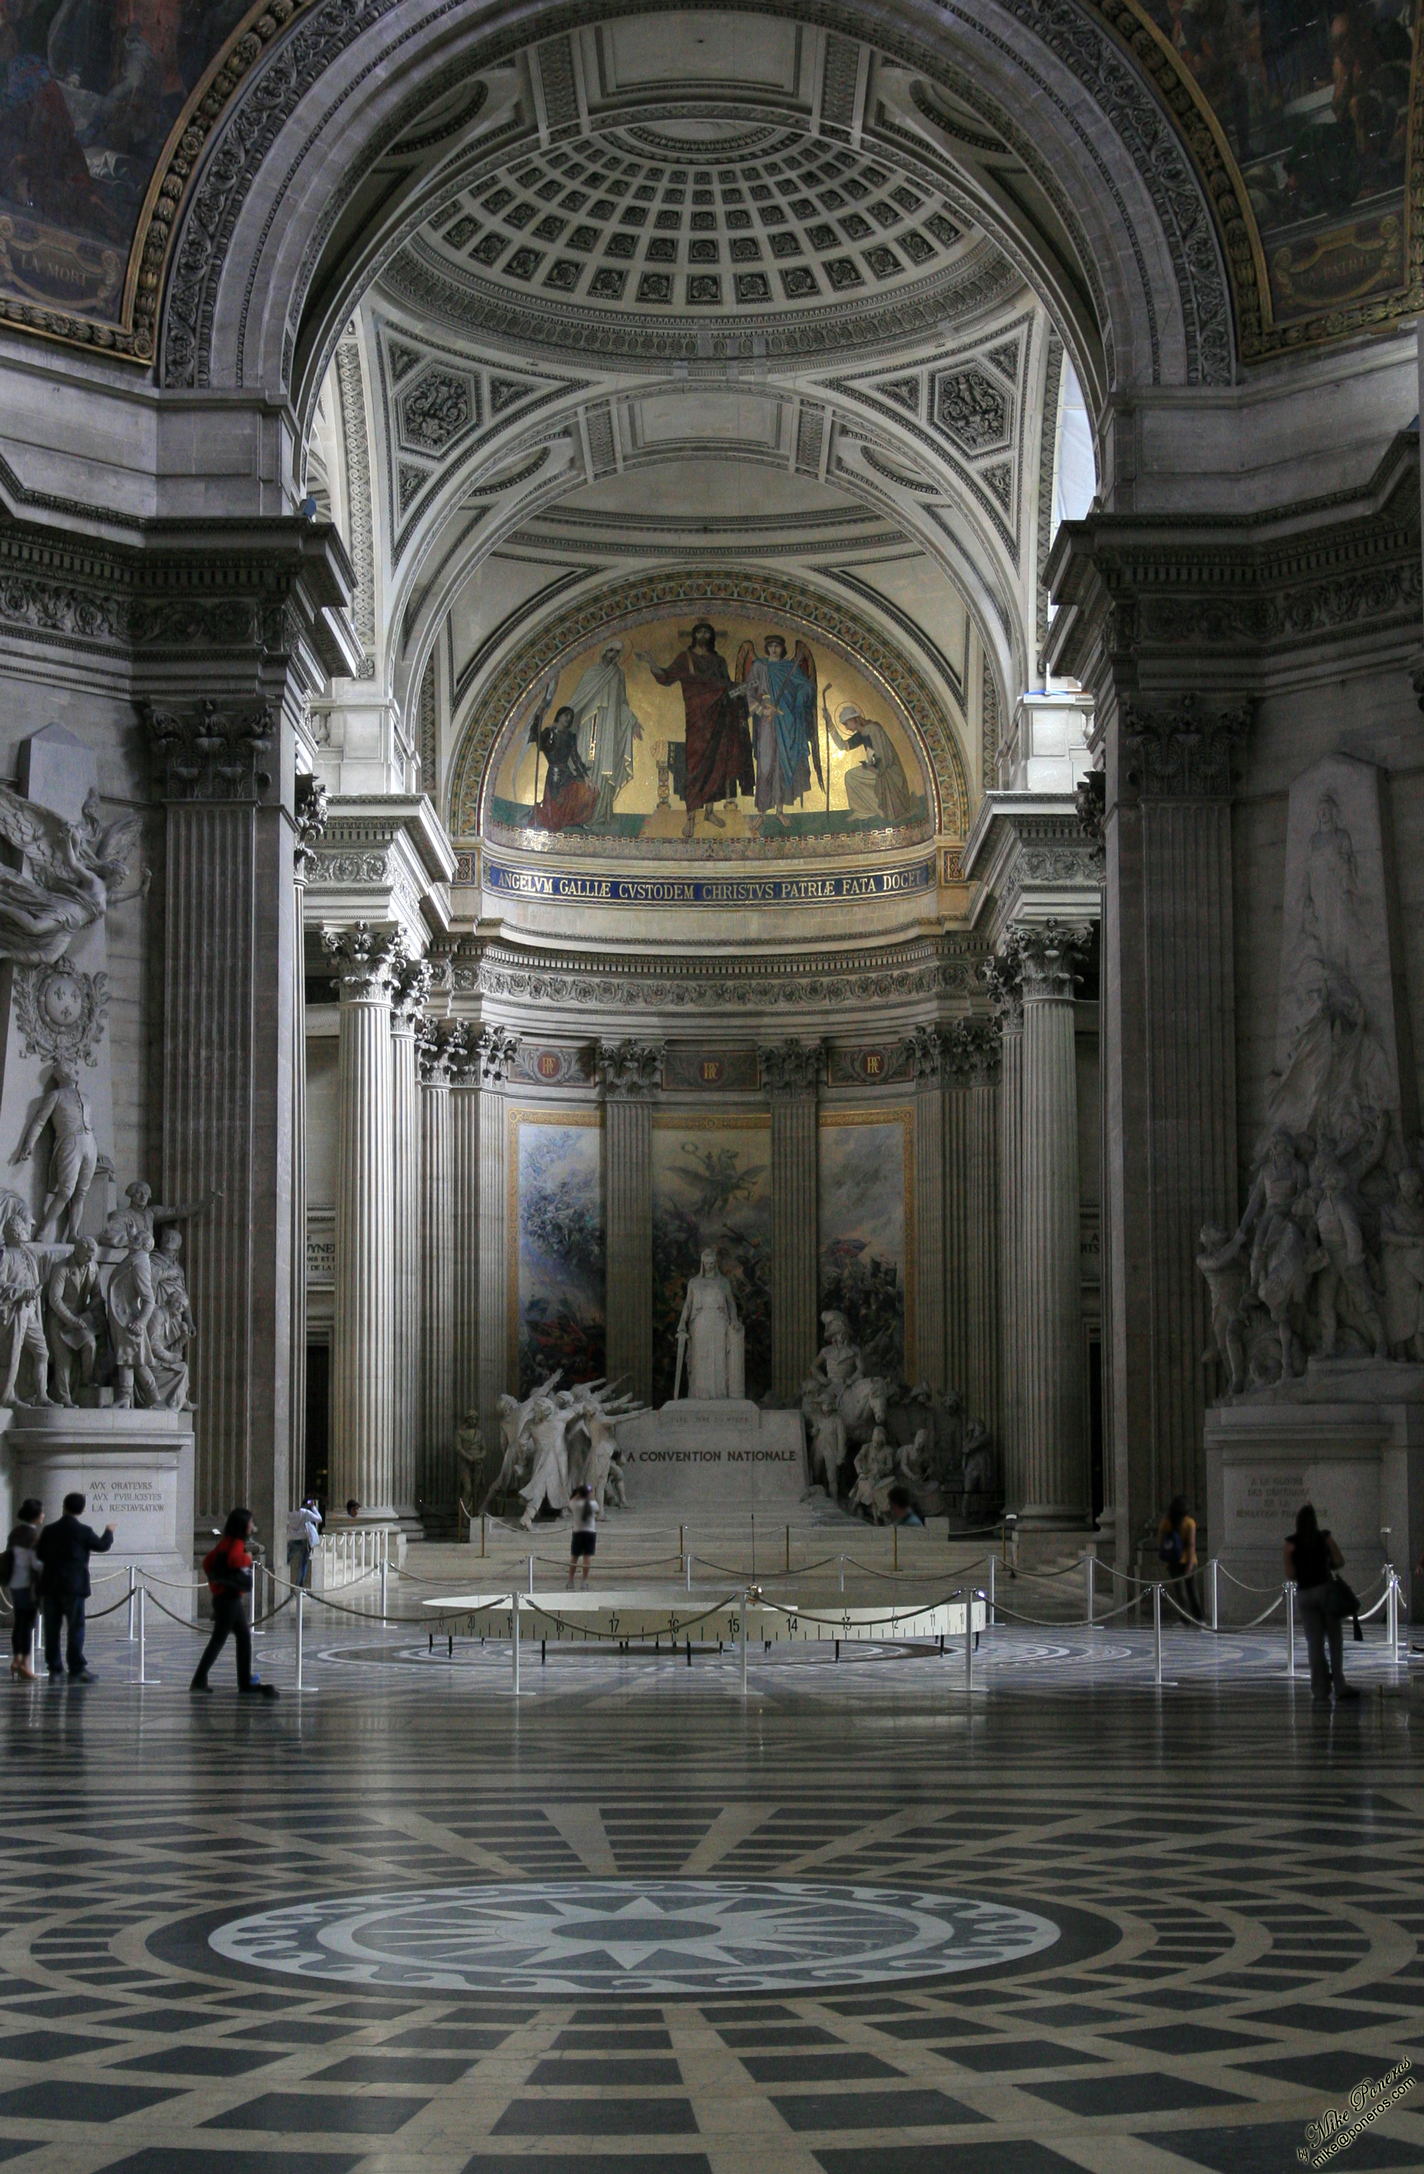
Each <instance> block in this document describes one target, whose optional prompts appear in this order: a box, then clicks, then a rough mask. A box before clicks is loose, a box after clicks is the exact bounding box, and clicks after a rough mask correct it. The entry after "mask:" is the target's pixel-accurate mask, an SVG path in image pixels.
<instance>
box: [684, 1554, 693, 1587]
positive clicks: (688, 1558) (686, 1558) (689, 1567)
mask: <svg viewBox="0 0 1424 2174" xmlns="http://www.w3.org/2000/svg"><path fill="white" fill-rule="evenodd" d="M682 1559H683V1561H684V1562H685V1563H686V1565H687V1590H688V1591H689V1593H690V1592H691V1591H692V1557H691V1556H690V1555H684V1556H683V1558H682Z"/></svg>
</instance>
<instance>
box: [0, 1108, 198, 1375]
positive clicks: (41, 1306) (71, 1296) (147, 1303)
mask: <svg viewBox="0 0 1424 2174" xmlns="http://www.w3.org/2000/svg"><path fill="white" fill-rule="evenodd" d="M42 1121H43V1120H41V1122H42ZM33 1129H34V1130H35V1131H36V1132H38V1129H39V1127H38V1126H35V1127H34V1128H33ZM91 1175H92V1169H91ZM51 1185H52V1190H51V1196H50V1201H49V1202H47V1203H46V1222H45V1226H44V1227H45V1228H46V1229H48V1228H49V1227H50V1223H51V1212H50V1211H51V1203H52V1202H53V1200H54V1190H53V1187H54V1173H53V1169H52V1173H51ZM86 1190H87V1187H86ZM124 1197H125V1199H126V1200H127V1202H128V1205H127V1207H123V1208H119V1207H114V1208H112V1209H111V1210H110V1213H109V1216H108V1218H107V1220H106V1222H105V1225H104V1228H103V1230H102V1232H101V1233H100V1234H99V1236H98V1238H79V1237H74V1236H73V1235H72V1232H73V1228H74V1223H76V1222H77V1220H78V1219H77V1217H75V1218H73V1221H71V1222H70V1231H71V1236H70V1237H69V1238H68V1239H67V1240H65V1241H63V1242H55V1241H54V1240H53V1239H52V1238H51V1239H46V1238H43V1237H41V1238H39V1239H37V1238H36V1236H35V1229H34V1218H33V1217H32V1215H31V1213H30V1210H29V1208H28V1206H27V1205H26V1203H25V1202H24V1201H23V1200H22V1199H21V1197H20V1195H19V1194H18V1193H13V1192H7V1193H0V1354H2V1356H0V1364H3V1366H4V1369H5V1375H4V1386H3V1388H0V1405H8V1406H12V1407H13V1406H16V1405H43V1404H64V1405H71V1406H72V1405H74V1404H76V1403H80V1404H89V1405H99V1404H105V1405H111V1406H114V1407H118V1408H130V1407H132V1406H134V1405H135V1404H138V1405H144V1406H150V1407H152V1406H165V1407H167V1408H168V1409H169V1410H172V1411H192V1410H194V1408H195V1407H194V1403H193V1399H192V1397H191V1395H190V1394H189V1373H188V1345H189V1343H190V1341H191V1340H192V1338H193V1337H194V1336H196V1334H197V1327H196V1324H195V1322H194V1320H193V1313H192V1308H191V1307H190V1305H189V1303H188V1287H187V1283H186V1281H185V1280H184V1275H183V1269H182V1266H181V1264H180V1262H179V1258H178V1256H179V1253H180V1252H181V1250H182V1245H183V1238H182V1233H181V1232H180V1231H179V1230H178V1229H177V1227H176V1226H177V1225H178V1224H179V1223H181V1222H184V1221H186V1220H187V1219H188V1218H189V1217H191V1216H194V1215H198V1214H200V1213H201V1212H202V1211H203V1210H204V1209H205V1208H206V1207H208V1206H210V1205H211V1200H212V1199H213V1198H216V1197H217V1196H216V1195H213V1196H210V1198H209V1200H205V1201H189V1202H184V1203H182V1204H180V1205H178V1206H176V1207H165V1206H163V1205H162V1204H161V1203H155V1202H154V1199H153V1194H152V1191H151V1190H150V1188H149V1187H148V1186H147V1185H145V1184H143V1183H141V1182H139V1183H135V1184H133V1185H130V1186H129V1187H128V1190H127V1192H126V1193H125V1196H124ZM82 1204H83V1203H82V1199H81V1202H80V1206H81V1208H82ZM61 1206H62V1208H63V1209H64V1210H68V1207H69V1203H68V1202H67V1201H66V1202H64V1203H62V1204H61ZM26 1361H28V1366H26V1363H25V1362H26ZM76 1371H77V1375H78V1379H77V1381H76V1379H75V1376H76ZM22 1379H23V1382H24V1393H23V1394H22V1393H21V1382H22ZM51 1391H53V1394H51Z"/></svg>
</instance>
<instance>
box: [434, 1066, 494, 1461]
mask: <svg viewBox="0 0 1424 2174" xmlns="http://www.w3.org/2000/svg"><path fill="white" fill-rule="evenodd" d="M450 1159H451V1177H452V1184H451V1196H452V1198H451V1216H450V1243H451V1249H452V1256H453V1260H452V1275H451V1290H452V1306H453V1313H454V1318H453V1321H452V1324H451V1330H452V1333H451V1339H450V1345H449V1354H450V1356H449V1358H448V1360H447V1362H446V1364H447V1374H446V1382H447V1394H448V1395H449V1397H450V1400H451V1408H450V1414H449V1428H450V1445H451V1447H450V1458H451V1466H450V1469H451V1473H452V1476H453V1472H454V1440H455V1430H456V1428H457V1427H458V1426H459V1423H460V1421H461V1420H462V1419H463V1417H464V1415H465V1413H466V1412H470V1411H475V1410H477V1409H481V1404H480V1250H481V1226H480V1089H479V1081H478V1075H475V1076H468V1075H467V1076H464V1077H457V1078H456V1080H455V1081H454V1083H453V1084H452V1086H451V1088H450ZM485 1439H486V1441H487V1442H488V1441H489V1440H490V1439H491V1437H490V1436H488V1435H486V1437H485ZM494 1439H496V1440H497V1439H498V1437H497V1436H496V1437H494Z"/></svg>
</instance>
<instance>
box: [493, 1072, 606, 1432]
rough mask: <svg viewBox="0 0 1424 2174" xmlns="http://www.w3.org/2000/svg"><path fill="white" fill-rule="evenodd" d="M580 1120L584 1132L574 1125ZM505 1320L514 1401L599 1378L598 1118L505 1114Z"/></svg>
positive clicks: (601, 1314) (600, 1180)
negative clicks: (544, 1386) (539, 1388)
mask: <svg viewBox="0 0 1424 2174" xmlns="http://www.w3.org/2000/svg"><path fill="white" fill-rule="evenodd" d="M582 1118H586V1120H587V1121H586V1122H581V1121H580V1120H581V1119H582ZM509 1126H510V1140H509V1150H510V1154H509V1172H510V1180H511V1183H510V1192H511V1195H512V1198H511V1200H510V1202H509V1230H510V1240H511V1243H510V1253H511V1260H510V1275H509V1291H510V1312H511V1316H512V1321H511V1327H512V1331H513V1333H512V1336H511V1341H512V1343H513V1344H514V1346H515V1350H514V1351H513V1352H512V1353H511V1358H512V1359H516V1360H517V1367H518V1375H519V1394H520V1395H521V1396H527V1395H528V1394H529V1392H530V1390H531V1389H532V1388H533V1386H534V1384H535V1383H536V1382H538V1381H543V1380H544V1379H545V1378H546V1376H548V1375H549V1374H552V1373H553V1372H554V1371H555V1369H556V1368H558V1367H562V1368H563V1372H564V1380H565V1382H566V1383H568V1382H578V1381H593V1380H596V1379H597V1378H598V1376H600V1375H601V1374H602V1372H603V1351H604V1321H605V1315H604V1262H605V1251H606V1248H605V1237H604V1221H603V1166H602V1142H603V1134H602V1130H601V1127H600V1123H599V1118H598V1114H597V1113H596V1112H592V1111H590V1112H577V1113H574V1112H569V1113H566V1114H564V1115H562V1116H560V1117H557V1118H552V1117H544V1116H543V1115H541V1114H536V1113H534V1112H532V1111H529V1110H511V1111H510V1113H509Z"/></svg>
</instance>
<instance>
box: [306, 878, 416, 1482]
mask: <svg viewBox="0 0 1424 2174" xmlns="http://www.w3.org/2000/svg"><path fill="white" fill-rule="evenodd" d="M322 942H323V945H324V948H325V950H326V954H327V958H328V960H329V962H330V965H331V970H332V973H333V975H334V976H335V977H336V979H337V981H338V982H339V984H340V988H341V1042H340V1054H339V1060H338V1071H337V1138H336V1291H335V1313H334V1319H333V1325H332V1339H331V1461H330V1475H331V1476H330V1485H331V1496H332V1502H333V1504H334V1505H336V1506H337V1514H339V1506H340V1505H341V1504H344V1503H345V1502H346V1501H347V1499H348V1498H349V1497H350V1496H353V1495H354V1496H355V1498H356V1500H357V1501H358V1502H359V1504H360V1505H361V1514H362V1516H363V1517H373V1516H374V1517H383V1518H389V1517H391V1516H393V1515H394V1513H395V1470H394V1449H395V1153H394V1099H395V1095H394V1062H393V1057H392V1036H391V998H392V991H393V988H394V986H395V983H396V980H397V977H398V975H399V973H400V970H401V967H402V965H403V964H404V958H403V952H402V946H401V942H400V938H399V934H398V932H397V931H396V930H395V929H392V928H371V927H370V926H369V925H368V924H367V923H366V922H363V921H358V922H356V923H355V924H354V925H353V926H351V927H347V928H336V929H326V930H324V931H323V934H322Z"/></svg>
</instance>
